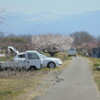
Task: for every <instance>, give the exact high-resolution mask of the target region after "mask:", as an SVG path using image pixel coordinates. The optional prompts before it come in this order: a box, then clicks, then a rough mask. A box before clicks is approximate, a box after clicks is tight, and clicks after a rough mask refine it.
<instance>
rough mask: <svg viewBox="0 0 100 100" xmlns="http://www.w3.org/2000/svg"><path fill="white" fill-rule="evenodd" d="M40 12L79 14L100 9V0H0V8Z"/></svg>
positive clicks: (23, 11)
mask: <svg viewBox="0 0 100 100" xmlns="http://www.w3.org/2000/svg"><path fill="white" fill-rule="evenodd" d="M2 9H5V12H6V13H8V12H21V13H25V14H38V13H41V12H50V13H54V14H78V13H84V12H92V11H98V10H100V0H0V10H2Z"/></svg>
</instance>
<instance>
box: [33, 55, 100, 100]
mask: <svg viewBox="0 0 100 100" xmlns="http://www.w3.org/2000/svg"><path fill="white" fill-rule="evenodd" d="M59 77H60V79H61V80H62V81H59V80H58V81H56V82H57V84H56V85H55V86H53V88H52V89H50V90H48V91H47V92H46V93H45V94H44V95H42V96H38V97H36V98H35V99H34V100H100V96H99V92H98V90H97V88H96V85H95V83H94V81H93V78H92V75H91V71H90V69H89V64H88V62H87V59H85V58H83V57H76V58H74V57H73V60H72V62H71V63H70V64H69V66H68V67H66V68H65V70H63V71H62V74H61V75H59Z"/></svg>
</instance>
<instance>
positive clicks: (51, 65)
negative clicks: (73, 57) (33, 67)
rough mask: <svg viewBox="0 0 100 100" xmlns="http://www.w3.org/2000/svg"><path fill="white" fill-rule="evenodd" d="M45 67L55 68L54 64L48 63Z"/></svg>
mask: <svg viewBox="0 0 100 100" xmlns="http://www.w3.org/2000/svg"><path fill="white" fill-rule="evenodd" d="M47 67H48V68H55V67H56V64H55V63H54V62H49V63H48V66H47Z"/></svg>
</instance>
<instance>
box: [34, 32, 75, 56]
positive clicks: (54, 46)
mask: <svg viewBox="0 0 100 100" xmlns="http://www.w3.org/2000/svg"><path fill="white" fill-rule="evenodd" d="M72 42H73V38H72V37H70V36H63V35H57V34H56V35H52V34H47V35H35V36H33V37H32V44H33V48H34V49H35V50H38V51H44V52H48V53H49V54H50V55H51V56H54V55H55V54H56V53H58V52H60V51H64V50H67V49H68V48H70V47H71V44H72Z"/></svg>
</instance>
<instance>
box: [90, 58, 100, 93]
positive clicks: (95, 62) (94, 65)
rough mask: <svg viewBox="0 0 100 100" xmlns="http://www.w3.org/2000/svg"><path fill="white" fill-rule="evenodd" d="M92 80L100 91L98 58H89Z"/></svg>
mask: <svg viewBox="0 0 100 100" xmlns="http://www.w3.org/2000/svg"><path fill="white" fill-rule="evenodd" d="M90 61H91V67H92V73H93V76H94V80H95V82H96V83H97V86H98V88H99V91H100V68H99V66H100V58H90Z"/></svg>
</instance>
